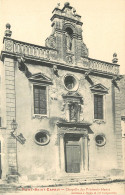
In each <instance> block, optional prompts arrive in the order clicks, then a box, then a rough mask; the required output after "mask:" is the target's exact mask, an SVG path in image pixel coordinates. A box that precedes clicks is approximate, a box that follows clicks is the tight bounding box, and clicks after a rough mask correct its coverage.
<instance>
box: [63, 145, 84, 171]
mask: <svg viewBox="0 0 125 195" xmlns="http://www.w3.org/2000/svg"><path fill="white" fill-rule="evenodd" d="M65 152H66V153H65V155H66V172H68V173H79V172H80V161H81V158H80V156H81V151H80V145H66V151H65Z"/></svg>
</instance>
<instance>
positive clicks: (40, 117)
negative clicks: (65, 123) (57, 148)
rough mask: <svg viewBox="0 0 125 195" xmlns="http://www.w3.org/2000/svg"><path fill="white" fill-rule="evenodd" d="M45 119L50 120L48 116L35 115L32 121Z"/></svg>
mask: <svg viewBox="0 0 125 195" xmlns="http://www.w3.org/2000/svg"><path fill="white" fill-rule="evenodd" d="M44 118H48V116H43V115H40V114H34V115H33V116H32V119H44Z"/></svg>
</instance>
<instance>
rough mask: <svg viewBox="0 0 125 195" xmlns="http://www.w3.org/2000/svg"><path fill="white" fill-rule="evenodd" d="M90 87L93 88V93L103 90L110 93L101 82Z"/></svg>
mask: <svg viewBox="0 0 125 195" xmlns="http://www.w3.org/2000/svg"><path fill="white" fill-rule="evenodd" d="M90 89H91V91H92V92H93V93H95V92H96V93H99V92H101V93H103V94H106V93H108V89H107V88H106V87H105V86H104V85H102V84H101V83H99V84H96V85H93V86H92V87H90Z"/></svg>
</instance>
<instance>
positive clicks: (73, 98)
mask: <svg viewBox="0 0 125 195" xmlns="http://www.w3.org/2000/svg"><path fill="white" fill-rule="evenodd" d="M62 97H63V99H64V100H65V102H69V103H73V102H78V103H79V104H83V97H82V96H81V95H80V94H79V93H78V92H70V91H69V92H68V93H67V94H63V95H62Z"/></svg>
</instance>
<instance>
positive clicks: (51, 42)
mask: <svg viewBox="0 0 125 195" xmlns="http://www.w3.org/2000/svg"><path fill="white" fill-rule="evenodd" d="M46 47H50V48H53V49H55V48H56V37H55V36H54V35H50V36H49V37H48V38H47V39H46Z"/></svg>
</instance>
